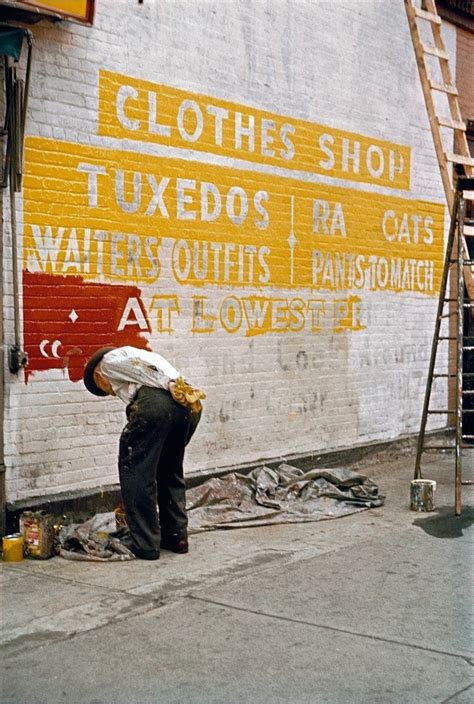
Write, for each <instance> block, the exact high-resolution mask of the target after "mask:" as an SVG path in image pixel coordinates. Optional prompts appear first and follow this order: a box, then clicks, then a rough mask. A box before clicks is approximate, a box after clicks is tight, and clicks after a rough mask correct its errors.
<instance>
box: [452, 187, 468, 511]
mask: <svg viewBox="0 0 474 704" xmlns="http://www.w3.org/2000/svg"><path fill="white" fill-rule="evenodd" d="M456 195H457V196H458V197H459V195H460V197H459V214H458V237H457V255H458V340H457V362H456V367H457V368H456V371H457V379H456V386H457V389H456V392H457V404H456V461H455V468H454V513H455V515H456V516H460V515H461V510H462V496H461V491H462V405H463V404H462V400H463V393H462V387H463V377H462V372H463V348H464V339H463V337H464V277H463V263H464V249H463V240H464V236H463V234H464V216H465V209H466V202H465V200H464V197H463V195H462V191H459V190H457V191H456Z"/></svg>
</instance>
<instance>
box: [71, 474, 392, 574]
mask: <svg viewBox="0 0 474 704" xmlns="http://www.w3.org/2000/svg"><path fill="white" fill-rule="evenodd" d="M186 497H187V504H186V505H187V510H188V518H189V532H190V533H198V532H201V531H208V530H217V529H224V528H226V529H229V528H250V527H252V526H264V525H271V524H275V523H303V522H310V521H322V520H328V519H331V518H340V517H341V516H347V515H348V514H351V513H356V512H358V511H365V510H367V509H369V508H374V507H376V506H382V505H383V503H384V498H385V497H383V496H382V495H380V493H379V489H378V486H377V484H375V482H373V481H372V480H371V479H368V478H367V477H366V476H364V475H362V474H359V473H358V472H354V471H352V470H350V469H346V468H345V467H335V468H331V469H312V470H310V471H306V472H304V471H303V470H301V469H298V468H297V467H293V466H292V465H289V464H285V463H283V464H281V465H280V466H279V467H278V468H276V469H273V468H270V467H265V466H263V467H259V468H257V469H254V470H253V471H252V472H250V474H247V475H244V474H238V473H231V474H228V475H226V476H225V477H223V478H213V479H209V480H208V481H206V482H204V483H203V484H201V485H199V486H197V487H194V488H193V489H189V490H188V491H187V493H186ZM114 532H115V516H114V514H113V513H104V514H97V515H96V516H94V517H93V518H91V519H90V520H89V521H86V522H85V523H82V524H73V525H69V526H64V527H63V528H62V529H61V533H60V536H59V538H60V553H59V554H60V555H62V556H63V557H66V558H68V559H83V560H100V561H111V560H131V559H134V555H133V554H132V553H130V551H129V550H128V549H127V548H126V547H125V546H124V545H122V544H121V542H120V539H119V538H118V537H116V536H114V535H113V533H114Z"/></svg>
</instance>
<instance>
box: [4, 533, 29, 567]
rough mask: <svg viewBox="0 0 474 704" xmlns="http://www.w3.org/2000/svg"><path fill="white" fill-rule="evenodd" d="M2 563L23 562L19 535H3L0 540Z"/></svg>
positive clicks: (22, 544) (22, 547)
mask: <svg viewBox="0 0 474 704" xmlns="http://www.w3.org/2000/svg"><path fill="white" fill-rule="evenodd" d="M2 549H3V561H4V562H20V561H21V560H23V549H24V541H23V536H22V535H21V533H13V534H12V535H5V536H4V537H3V538H2Z"/></svg>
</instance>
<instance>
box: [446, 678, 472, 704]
mask: <svg viewBox="0 0 474 704" xmlns="http://www.w3.org/2000/svg"><path fill="white" fill-rule="evenodd" d="M471 687H474V682H471V684H468V685H467V687H464V689H460V690H459V692H455V693H454V694H452V695H451V696H450V697H448V698H447V699H444V700H443V701H442V702H441V704H448V702H452V701H454V698H455V697H458V696H459V695H460V694H463V692H467V691H468V689H471Z"/></svg>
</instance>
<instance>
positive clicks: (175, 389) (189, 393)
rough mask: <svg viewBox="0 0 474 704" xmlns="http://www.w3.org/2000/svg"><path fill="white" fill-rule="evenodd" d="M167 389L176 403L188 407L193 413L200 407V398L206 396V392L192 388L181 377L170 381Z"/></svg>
mask: <svg viewBox="0 0 474 704" xmlns="http://www.w3.org/2000/svg"><path fill="white" fill-rule="evenodd" d="M168 389H169V392H170V394H171V395H172V397H173V398H174V400H175V401H176V403H179V404H180V405H181V406H185V407H187V408H190V409H191V410H192V411H193V412H194V413H197V412H199V411H200V410H201V409H202V404H201V399H204V398H206V394H205V393H204V391H201V390H200V389H194V388H193V387H192V386H190V384H188V383H187V381H185V380H184V379H183V377H181V376H180V377H179V378H178V379H176V381H170V383H169V384H168Z"/></svg>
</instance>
